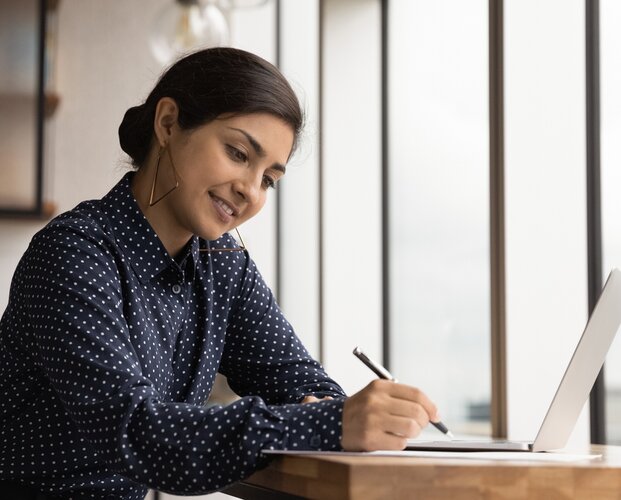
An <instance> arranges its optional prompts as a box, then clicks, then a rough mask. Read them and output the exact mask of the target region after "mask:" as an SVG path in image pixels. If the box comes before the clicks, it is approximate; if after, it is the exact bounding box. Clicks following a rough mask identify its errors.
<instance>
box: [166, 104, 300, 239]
mask: <svg viewBox="0 0 621 500" xmlns="http://www.w3.org/2000/svg"><path fill="white" fill-rule="evenodd" d="M293 138H294V134H293V130H292V128H291V127H290V126H289V125H288V124H287V123H285V122H284V121H282V120H280V119H279V118H277V117H275V116H272V115H270V114H266V113H257V114H251V115H241V116H231V117H220V118H218V119H216V120H214V121H212V122H210V123H208V124H206V125H203V126H202V127H200V128H198V129H195V130H192V131H180V130H179V128H178V127H175V131H173V133H171V135H170V140H169V141H168V147H169V151H170V157H172V160H173V162H174V166H175V170H176V173H177V176H178V181H179V187H178V188H177V189H175V190H174V191H173V192H171V194H170V196H167V197H166V198H168V200H166V199H164V200H162V202H164V201H167V205H168V208H169V210H170V213H171V215H172V218H173V220H174V223H175V225H177V226H178V229H180V230H185V231H188V232H190V233H192V234H195V235H198V236H201V237H202V238H204V239H207V240H214V239H217V238H219V237H220V236H222V235H223V234H224V233H225V232H227V231H230V230H231V229H233V228H235V227H237V226H239V225H240V224H242V223H244V222H245V221H247V220H248V219H250V218H251V217H253V216H255V215H256V214H257V213H258V212H259V210H261V208H263V205H264V204H265V200H266V197H267V193H268V191H269V190H270V189H271V188H272V187H274V186H275V184H276V182H278V180H279V179H280V178H281V177H282V176H283V175H284V173H285V165H286V163H287V160H288V158H289V154H290V152H291V148H292V147H293ZM170 157H168V155H165V156H162V163H164V162H165V161H166V162H167V163H168V162H169V161H170ZM167 167H168V168H170V166H169V165H167ZM160 168H162V167H160Z"/></svg>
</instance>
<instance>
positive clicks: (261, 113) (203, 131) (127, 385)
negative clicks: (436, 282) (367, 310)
mask: <svg viewBox="0 0 621 500" xmlns="http://www.w3.org/2000/svg"><path fill="white" fill-rule="evenodd" d="M301 127H302V114H301V111H300V106H299V103H298V101H297V98H296V96H295V94H294V93H293V91H292V90H291V87H290V86H289V85H288V83H287V82H286V80H285V79H284V77H283V76H282V75H281V74H280V73H279V72H278V70H277V69H276V68H274V67H273V66H272V65H271V64H269V63H267V62H266V61H264V60H262V59H260V58H259V57H257V56H254V55H252V54H249V53H247V52H244V51H241V50H236V49H230V48H218V49H209V50H204V51H200V52H197V53H194V54H191V55H189V56H187V57H185V58H183V59H181V60H180V61H178V62H177V63H176V64H175V65H173V66H172V67H171V68H170V69H169V70H168V71H167V72H166V73H165V74H164V75H163V76H162V78H161V79H160V80H159V82H158V83H157V84H156V86H155V88H154V89H153V91H152V92H151V94H150V95H149V97H148V98H147V100H146V101H145V102H144V103H143V104H142V105H140V106H137V107H134V108H131V109H129V110H128V111H127V113H126V114H125V117H124V119H123V122H122V123H121V126H120V128H119V137H120V143H121V146H122V148H123V150H124V151H125V152H126V153H127V154H128V155H129V156H130V157H131V159H132V162H133V164H134V166H135V167H136V169H137V170H136V171H135V172H130V173H128V174H126V175H125V176H124V177H123V179H122V180H121V181H120V182H119V183H118V184H117V185H116V186H115V187H114V188H113V189H112V190H111V191H110V192H109V193H108V194H107V195H106V196H104V197H103V198H102V199H101V200H96V201H88V202H84V203H82V204H80V205H78V206H77V207H76V208H75V209H73V210H71V211H69V212H67V213H65V214H63V215H61V216H59V217H57V218H56V219H54V220H53V221H52V222H50V224H48V225H47V227H45V228H44V229H43V230H42V231H40V232H39V233H38V234H37V235H36V236H35V237H34V238H33V240H32V242H31V244H30V246H29V248H28V250H27V251H26V253H25V254H24V256H23V258H22V260H21V261H20V264H19V266H18V268H17V271H16V273H15V276H14V279H13V283H12V286H11V293H10V299H9V305H8V308H7V310H6V311H5V313H4V316H3V318H2V322H1V324H0V339H1V343H0V394H1V395H2V398H1V400H0V443H1V451H2V454H1V456H0V478H1V479H2V480H4V481H5V482H6V483H5V487H9V484H10V485H11V486H10V487H13V488H20V487H23V486H24V485H26V486H27V487H30V488H33V489H34V491H39V492H44V493H45V494H47V495H48V496H49V497H50V498H55V497H59V498H115V499H119V498H123V499H138V498H143V497H144V496H145V494H146V491H147V488H153V489H158V490H161V491H168V492H172V493H180V494H198V493H203V492H208V491H214V490H217V489H219V488H222V487H224V486H226V485H228V484H230V483H232V482H235V481H237V480H239V479H241V478H244V477H246V476H248V475H249V474H251V473H252V472H253V471H255V470H256V469H257V468H259V467H261V466H263V465H264V464H265V463H266V458H265V457H263V456H262V455H261V450H262V449H266V448H271V449H294V450H296V449H297V450H303V449H323V450H340V449H346V450H373V449H402V448H403V447H404V446H405V439H406V437H409V436H415V435H417V434H418V433H419V432H420V429H421V428H422V427H423V426H425V425H426V424H427V423H428V422H429V420H430V418H431V419H432V420H434V421H435V420H436V419H437V418H438V417H437V415H436V409H435V407H434V406H433V404H432V403H431V402H430V401H429V400H428V399H427V398H426V397H425V395H424V394H423V393H421V392H420V391H418V390H417V389H414V388H412V387H408V386H404V385H401V384H395V383H391V382H386V381H377V382H374V383H372V384H370V385H369V386H368V387H366V388H365V389H363V390H362V391H360V392H359V393H357V394H355V395H354V396H352V397H350V398H346V397H345V394H344V393H343V390H342V389H341V388H340V387H339V386H338V385H337V384H336V383H335V382H334V381H333V380H331V379H330V378H329V377H328V376H327V375H326V373H325V372H324V371H323V369H322V367H321V366H320V365H319V364H318V363H317V362H316V361H314V360H313V359H312V358H311V357H310V356H309V354H308V353H307V351H306V350H305V349H304V347H303V346H302V345H301V343H300V341H299V340H298V338H297V337H296V336H295V334H294V332H293V331H292V329H291V326H290V325H289V323H288V322H287V321H286V320H285V319H284V317H283V315H282V313H281V312H280V310H279V308H278V306H277V305H276V303H275V302H274V298H273V296H272V294H271V292H270V290H269V289H268V287H267V286H266V285H265V283H264V281H263V280H262V278H261V276H260V274H259V272H258V271H257V269H256V267H255V265H254V263H253V262H252V260H251V259H250V258H249V256H248V253H247V252H246V251H245V249H243V248H241V247H240V246H239V245H238V243H237V242H236V240H235V239H233V238H232V237H231V236H230V235H228V233H227V231H230V230H232V229H234V228H236V227H237V226H238V225H240V224H241V223H243V222H245V221H246V220H248V219H250V218H251V217H253V216H254V215H256V214H257V213H258V212H259V210H261V208H262V207H263V205H264V203H265V200H266V196H267V192H268V191H269V189H270V188H272V187H274V186H275V184H276V183H277V182H278V181H279V179H280V178H281V177H282V176H283V175H284V173H285V169H286V164H287V160H288V159H289V157H290V156H291V154H292V152H293V151H294V149H295V145H296V143H297V139H298V136H299V133H300V130H301ZM217 372H220V373H222V374H224V375H226V376H227V377H228V381H229V383H230V385H231V387H232V388H233V390H234V391H235V392H236V393H237V394H239V395H240V396H241V398H240V399H239V400H237V401H235V402H234V403H232V404H230V405H228V406H224V407H223V406H212V407H206V406H205V405H204V403H205V401H206V400H207V398H208V396H209V393H210V391H211V389H212V385H213V382H214V378H215V375H216V373H217ZM0 493H2V490H0Z"/></svg>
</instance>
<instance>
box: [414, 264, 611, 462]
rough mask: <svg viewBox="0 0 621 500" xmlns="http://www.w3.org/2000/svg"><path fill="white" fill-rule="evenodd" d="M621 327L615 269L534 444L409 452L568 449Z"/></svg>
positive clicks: (476, 443) (464, 443)
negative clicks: (566, 446)
mask: <svg viewBox="0 0 621 500" xmlns="http://www.w3.org/2000/svg"><path fill="white" fill-rule="evenodd" d="M619 326H621V271H619V270H618V269H613V270H612V271H611V272H610V274H609V275H608V279H607V280H606V283H605V284H604V288H603V289H602V292H601V294H600V297H599V299H598V301H597V304H596V305H595V308H594V309H593V313H592V314H591V316H590V318H589V320H588V322H587V324H586V327H585V328H584V331H583V333H582V336H581V337H580V340H579V342H578V345H577V346H576V349H575V350H574V353H573V355H572V357H571V360H570V361H569V364H568V365H567V368H566V370H565V374H564V375H563V378H562V379H561V383H560V384H559V386H558V389H557V390H556V394H555V395H554V398H552V402H551V403H550V406H549V408H548V411H547V413H546V416H545V417H544V419H543V422H542V424H541V427H540V428H539V432H538V433H537V437H536V438H535V441H534V442H533V443H527V442H519V441H506V440H493V439H487V440H486V439H481V440H456V441H418V440H416V439H412V440H409V441H408V445H407V449H425V450H462V451H466V450H467V451H474V450H476V451H484V450H487V451H492V450H494V451H501V450H502V451H549V450H557V449H561V448H563V447H565V445H566V444H567V440H568V439H569V436H570V435H571V433H572V431H573V429H574V426H575V425H576V422H577V421H578V417H579V416H580V412H581V411H582V408H583V407H584V403H585V402H586V401H587V399H588V397H589V393H590V392H591V388H592V387H593V384H594V383H595V379H596V378H597V375H598V373H599V371H600V369H601V367H602V366H603V364H604V359H605V358H606V354H607V353H608V350H609V349H610V346H611V344H612V341H613V340H614V338H615V335H616V333H617V331H618V329H619Z"/></svg>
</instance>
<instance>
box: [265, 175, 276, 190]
mask: <svg viewBox="0 0 621 500" xmlns="http://www.w3.org/2000/svg"><path fill="white" fill-rule="evenodd" d="M263 185H264V186H265V187H266V188H275V187H276V181H275V180H274V179H272V178H271V177H270V176H269V175H264V176H263Z"/></svg>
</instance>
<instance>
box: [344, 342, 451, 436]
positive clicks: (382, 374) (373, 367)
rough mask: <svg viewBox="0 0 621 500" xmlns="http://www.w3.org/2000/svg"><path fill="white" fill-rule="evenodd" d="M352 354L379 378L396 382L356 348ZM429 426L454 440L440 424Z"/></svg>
mask: <svg viewBox="0 0 621 500" xmlns="http://www.w3.org/2000/svg"><path fill="white" fill-rule="evenodd" d="M353 352H354V356H356V357H357V358H358V359H359V360H360V361H362V362H363V363H364V364H365V365H367V366H368V367H369V368H370V369H371V370H372V371H373V372H374V373H375V374H376V375H377V376H378V377H379V378H383V379H386V380H392V381H393V382H397V379H396V378H395V377H393V376H392V375H391V373H390V372H389V371H388V370H387V369H386V368H384V367H383V366H382V365H380V364H378V363H376V362H375V361H373V360H372V359H371V358H369V357H368V356H367V355H366V354H365V353H363V352H362V351H361V350H360V349H359V348H358V347H355V348H354V351H353ZM431 425H433V426H434V427H435V428H436V429H438V430H439V431H440V432H442V433H444V434H446V435H447V436H448V437H449V438H451V439H455V436H453V433H452V432H451V431H449V430H448V428H447V427H446V425H444V424H443V423H442V422H431Z"/></svg>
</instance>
